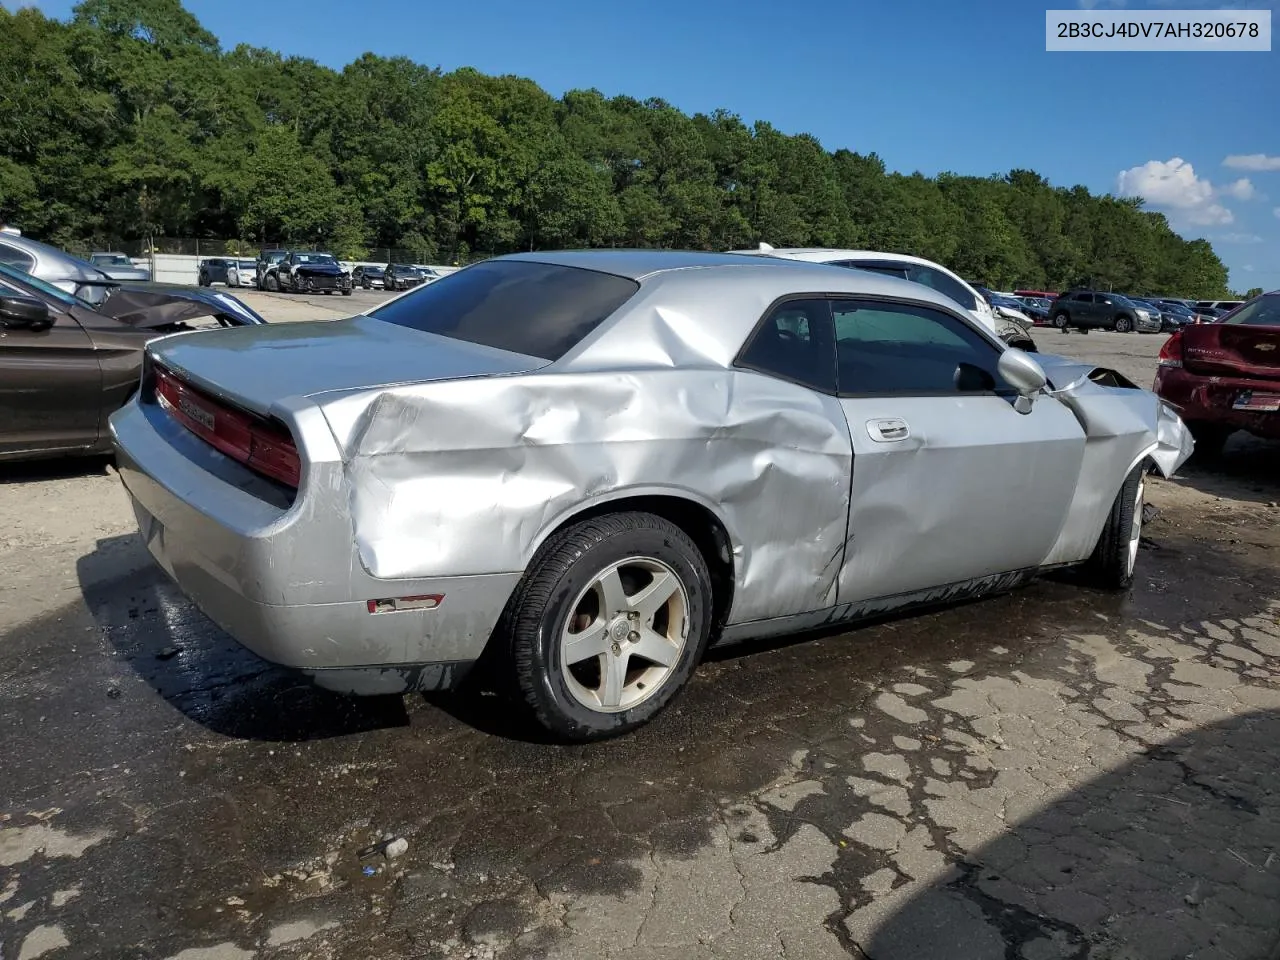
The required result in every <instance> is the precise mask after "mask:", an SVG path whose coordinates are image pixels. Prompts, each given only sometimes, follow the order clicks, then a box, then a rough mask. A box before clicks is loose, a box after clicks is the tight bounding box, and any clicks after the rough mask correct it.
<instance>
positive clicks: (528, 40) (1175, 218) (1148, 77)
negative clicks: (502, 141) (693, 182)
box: [4, 0, 1280, 290]
mask: <svg viewBox="0 0 1280 960" xmlns="http://www.w3.org/2000/svg"><path fill="white" fill-rule="evenodd" d="M4 2H5V3H6V5H8V6H10V7H11V8H12V7H14V6H17V5H20V4H22V0H18V2H14V0H4ZM22 5H25V4H22ZM35 5H36V6H39V7H40V8H41V9H43V10H44V11H45V12H46V13H48V14H49V15H51V16H57V17H65V16H67V15H68V14H69V12H70V10H71V7H72V5H73V4H72V2H71V0H39V2H37V3H35ZM1076 5H1084V6H1088V7H1093V6H1097V7H1100V8H1104V7H1116V6H1124V5H1125V4H1124V3H1121V2H1118V0H1059V2H1057V3H1046V4H1032V3H1028V2H1025V0H934V2H928V0H878V2H875V3H869V2H865V0H842V2H839V3H836V2H833V0H810V2H808V3H790V4H783V3H779V2H777V0H684V2H675V0H646V2H644V3H641V4H623V3H616V2H609V0H592V2H587V0H543V2H541V3H530V2H527V0H483V2H472V3H462V4H458V3H448V4H445V3H438V2H431V0H365V2H363V3H359V4H353V3H351V2H350V0H274V2H272V3H270V4H266V5H264V6H262V7H260V8H255V7H250V6H245V5H243V4H234V3H227V2H225V0H186V6H187V8H188V9H189V10H191V11H192V12H193V13H195V14H196V16H198V17H199V18H200V20H201V22H202V23H203V24H204V25H205V26H206V27H207V28H208V29H210V30H211V31H212V32H213V33H215V34H216V35H217V36H218V37H219V38H220V39H221V41H222V42H223V44H224V46H227V47H231V46H234V45H235V44H238V43H250V44H254V45H258V46H266V47H271V48H274V49H279V50H281V51H282V52H283V53H285V54H290V55H296V56H305V57H312V58H314V59H316V60H318V61H320V62H322V63H325V64H329V65H330V66H334V67H341V66H342V65H343V64H345V63H347V62H349V61H351V60H352V59H354V58H355V57H357V56H359V55H360V54H361V53H363V52H364V51H366V50H372V51H374V52H375V53H379V54H382V55H384V56H394V55H399V54H403V55H406V56H409V57H412V58H413V59H415V60H417V61H419V62H422V63H426V64H428V65H431V66H438V67H441V68H443V69H445V70H451V69H453V68H456V67H460V66H474V67H476V68H478V69H480V70H482V71H484V72H486V73H513V74H517V75H520V76H527V77H531V78H533V79H534V80H536V81H537V82H538V83H539V84H541V85H542V86H543V87H544V88H545V89H546V90H548V91H549V92H551V93H552V94H555V95H559V94H561V93H563V92H564V91H566V90H570V89H574V88H585V87H596V88H598V89H600V90H602V91H604V92H605V93H606V94H619V93H625V94H630V95H632V96H636V97H640V98H644V97H650V96H656V97H662V98H664V99H666V100H668V101H670V102H671V103H673V104H675V105H676V106H678V107H680V108H681V109H683V110H685V111H687V112H694V111H710V110H713V109H715V108H716V107H725V108H727V109H729V110H731V111H733V112H735V113H738V114H740V115H741V116H742V117H743V118H744V119H745V120H747V121H748V122H750V121H753V120H757V119H759V120H768V121H770V122H771V123H773V124H774V125H775V126H777V127H778V128H780V129H782V130H784V131H787V132H789V133H796V132H808V133H812V134H814V135H815V136H817V137H818V138H819V139H820V140H821V141H822V142H823V144H824V145H826V146H827V147H828V148H829V149H835V148H837V147H848V148H850V149H853V150H858V151H860V152H863V153H867V152H871V151H874V152H876V153H878V154H879V155H880V156H881V157H883V158H884V160H885V163H886V164H887V165H888V166H889V168H890V169H895V170H900V171H904V172H911V171H914V170H920V171H922V172H924V173H926V174H935V173H938V172H939V171H942V170H952V171H955V172H957V173H966V174H977V175H985V174H989V173H996V172H1001V173H1002V172H1005V171H1007V170H1009V169H1011V168H1014V167H1027V168H1031V169H1033V170H1036V171H1038V172H1039V173H1041V174H1043V175H1045V176H1047V177H1048V178H1049V179H1050V180H1051V181H1053V182H1054V183H1055V184H1061V185H1067V186H1070V185H1073V184H1077V183H1082V184H1084V185H1085V186H1087V187H1089V188H1090V189H1091V190H1094V191H1095V192H1117V191H1118V190H1119V189H1121V187H1122V185H1123V187H1124V189H1125V190H1126V192H1131V193H1134V192H1136V193H1141V194H1143V195H1144V196H1146V197H1147V200H1148V206H1149V207H1150V208H1152V209H1160V210H1162V211H1163V212H1165V213H1167V214H1168V215H1169V216H1170V219H1171V221H1172V222H1173V224H1174V226H1175V228H1176V229H1178V230H1179V232H1181V233H1182V234H1183V235H1184V236H1188V237H1197V236H1203V237H1205V238H1207V239H1209V240H1211V241H1212V242H1213V244H1214V248H1215V249H1216V250H1217V251H1218V253H1219V255H1220V256H1221V257H1222V258H1223V260H1224V261H1225V262H1226V263H1227V265H1228V266H1229V267H1230V268H1231V285H1232V286H1233V287H1235V288H1237V289H1239V290H1244V289H1246V288H1249V287H1253V286H1262V287H1265V288H1267V289H1275V288H1280V38H1278V39H1277V42H1276V43H1273V50H1272V52H1270V53H1046V52H1045V50H1044V45H1045V41H1044V23H1045V9H1046V7H1063V8H1065V7H1072V6H1076ZM1224 6H1237V7H1248V8H1251V9H1259V10H1261V9H1270V10H1271V11H1272V16H1273V20H1274V21H1275V27H1276V29H1277V30H1280V16H1276V11H1277V9H1280V2H1277V0H1271V2H1267V3H1264V2H1259V0H1252V2H1247V3H1235V4H1218V3H1211V2H1205V0H1201V2H1194V0H1165V2H1163V3H1146V2H1140V0H1129V3H1128V7H1129V8H1131V9H1139V8H1155V7H1182V8H1183V9H1187V8H1201V9H1203V8H1217V7H1224ZM1228 158H1234V159H1231V160H1228ZM1122 177H1123V179H1121V178H1122Z"/></svg>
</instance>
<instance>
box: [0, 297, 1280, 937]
mask: <svg viewBox="0 0 1280 960" xmlns="http://www.w3.org/2000/svg"><path fill="white" fill-rule="evenodd" d="M381 296H382V295H380V294H365V293H364V292H359V293H357V294H355V295H354V296H353V297H352V298H333V297H323V296H321V297H315V298H299V299H296V300H294V299H292V298H289V297H287V296H283V297H282V296H273V295H265V294H247V295H245V299H246V300H247V301H251V302H252V303H253V304H254V306H255V307H257V308H258V309H260V310H262V311H263V312H264V313H267V314H268V315H269V316H271V317H272V319H296V318H299V317H300V316H302V315H304V314H313V315H339V314H341V313H343V312H355V311H357V310H360V309H365V308H366V307H367V305H368V304H369V303H372V302H376V301H377V300H378V299H381ZM325 311H328V313H325ZM1037 338H1038V339H1039V340H1040V342H1041V349H1042V350H1044V351H1046V352H1049V351H1052V352H1059V353H1065V354H1068V355H1072V356H1079V357H1081V358H1084V359H1088V360H1091V361H1095V362H1103V363H1107V364H1110V365H1113V366H1116V367H1117V368H1119V369H1120V370H1121V371H1122V372H1124V373H1125V374H1126V375H1128V376H1130V377H1132V378H1133V379H1135V380H1137V381H1138V382H1139V383H1141V384H1144V385H1146V384H1149V383H1150V382H1151V378H1152V375H1153V373H1154V357H1155V354H1156V352H1157V350H1158V349H1159V345H1160V343H1161V342H1162V341H1163V339H1164V338H1162V337H1153V336H1147V337H1143V336H1136V335H1129V336H1124V335H1117V334H1111V333H1092V334H1090V335H1088V336H1081V335H1078V334H1071V335H1062V334H1059V333H1057V332H1056V331H1048V330H1041V331H1037ZM1277 477H1280V449H1278V448H1277V447H1276V446H1274V445H1273V446H1269V447H1268V446H1265V445H1262V444H1257V443H1249V442H1240V441H1236V442H1233V444H1232V445H1231V446H1230V447H1229V448H1228V450H1227V453H1226V456H1225V458H1224V459H1223V461H1222V462H1221V463H1220V464H1218V465H1215V466H1213V467H1212V468H1210V467H1202V466H1189V467H1188V468H1187V469H1186V470H1185V471H1184V473H1183V474H1182V475H1180V476H1179V477H1177V478H1175V479H1174V480H1172V481H1162V480H1159V479H1154V480H1153V482H1152V483H1151V485H1150V487H1149V491H1150V493H1149V498H1150V501H1151V502H1152V503H1154V505H1155V506H1156V507H1157V508H1159V511H1160V512H1159V515H1158V516H1157V517H1156V519H1154V520H1153V521H1152V522H1151V523H1150V524H1149V526H1148V529H1147V533H1146V538H1145V539H1144V542H1143V547H1144V549H1143V550H1142V551H1141V555H1140V560H1139V563H1140V568H1139V576H1138V580H1137V582H1136V584H1135V585H1134V588H1133V589H1132V591H1131V592H1130V593H1129V594H1128V595H1125V596H1114V595H1110V594H1103V593H1097V592H1094V591H1091V590H1089V589H1088V588H1087V587H1085V586H1082V585H1081V584H1079V583H1077V582H1075V581H1074V580H1073V579H1072V578H1071V577H1070V576H1059V577H1054V578H1045V579H1042V580H1040V581H1037V582H1036V583H1034V584H1032V585H1031V586H1029V587H1027V588H1025V589H1023V590H1020V591H1018V592H1016V593H1014V594H1011V595H1008V596H1005V597H1001V598H997V599H992V600H986V601H982V602H978V603H971V604H964V605H960V606H957V607H954V608H950V609H946V610H942V611H940V612H936V613H932V614H928V615H924V616H915V617H910V618H903V619H894V620H889V621H887V622H884V623H880V624H877V625H872V626H866V627H862V628H860V629H857V630H853V631H849V632H845V633H842V634H838V635H826V636H820V637H816V638H807V639H805V640H804V641H801V642H787V643H775V644H770V645H760V646H755V647H752V648H750V649H746V650H736V651H732V652H728V653H723V654H719V655H717V656H715V657H714V658H713V659H712V660H711V661H710V662H709V663H707V664H705V665H704V666H703V667H702V668H701V669H700V670H699V672H698V674H697V676H696V677H695V679H694V681H693V683H692V685H691V688H690V689H689V690H688V691H687V693H686V695H685V696H683V697H682V699H681V700H680V701H679V703H678V705H677V706H676V707H675V708H673V709H672V710H671V711H669V712H668V713H667V714H666V715H664V716H663V717H662V718H660V719H659V721H657V722H656V723H654V724H653V725H651V726H650V727H648V728H646V729H644V730H642V731H640V732H639V733H637V734H636V735H634V736H631V737H628V738H625V739H623V740H619V741H614V742H611V743H607V744H600V745H594V746H586V747H568V748H567V747H562V746H553V745H548V744H545V743H542V742H539V741H538V740H537V739H536V738H534V737H532V736H531V733H532V731H531V730H530V729H529V728H528V727H527V726H526V725H524V724H523V723H521V722H520V720H519V719H518V717H517V716H515V715H513V714H512V713H511V712H510V711H509V710H508V709H507V708H506V707H505V705H504V704H503V703H502V702H501V701H500V700H499V699H497V698H495V697H491V696H478V695H471V696H455V697H433V698H422V697H408V698H399V697H396V698H377V699H366V700H349V699H344V698H341V697H337V696H334V695H330V694H327V693H325V692H323V691H319V690H317V689H315V688H313V687H311V686H310V685H309V684H307V683H305V682H303V681H300V680H299V679H298V678H296V677H295V676H293V675H291V674H289V673H287V672H284V671H280V670H277V669H274V668H272V667H270V666H268V665H267V664H264V663H262V662H261V661H259V660H257V659H255V658H254V657H252V656H251V655H249V654H247V653H245V652H244V651H243V650H242V649H240V648H239V647H238V646H237V645H236V644H235V643H234V642H233V641H231V640H229V639H228V638H227V637H226V636H225V635H223V634H221V633H220V632H219V631H218V630H216V629H215V628H214V627H212V626H211V625H210V624H209V623H208V622H207V621H206V620H205V619H204V618H203V617H202V616H201V615H200V614H199V613H198V612H196V611H195V610H194V609H193V608H192V607H191V606H190V605H189V604H187V603H186V602H185V601H184V600H183V599H182V598H181V596H180V595H179V594H178V593H177V592H176V591H175V590H174V589H173V588H172V587H171V586H169V584H168V583H167V582H166V581H165V579H164V578H163V576H161V575H159V574H158V573H157V572H156V570H155V568H154V567H153V566H152V565H151V564H150V562H149V561H148V558H147V557H146V555H145V553H144V551H143V550H142V548H141V546H140V544H139V543H138V541H137V539H136V537H135V535H134V532H133V525H132V520H131V518H130V515H129V513H128V510H127V506H126V503H125V498H124V496H123V494H122V492H121V490H120V487H119V484H118V482H117V480H116V479H115V477H114V476H112V475H111V473H110V470H109V468H108V467H107V466H106V465H105V464H103V463H64V464H59V465H52V466H50V465H43V466H40V465H37V466H10V467H8V468H6V470H5V475H4V478H3V479H4V482H3V484H2V485H0V529H3V531H4V532H3V534H0V561H2V562H3V565H4V568H5V569H6V570H8V574H7V575H6V577H5V578H4V580H3V581H2V582H0V736H2V737H3V744H4V748H3V749H4V753H3V757H4V759H3V767H2V770H3V774H2V775H0V916H2V917H3V920H2V921H0V956H2V957H4V958H15V957H16V958H19V960H33V958H36V957H43V956H48V957H50V958H54V960H62V958H73V957H74V958H79V957H103V956H110V957H122V958H157V960H159V958H181V960H248V958H264V960H267V958H303V957H312V958H366V957H388V958H450V960H452V958H495V960H496V958H533V957H546V958H551V957H555V958H592V960H600V958H607V960H656V958H672V960H676V958H679V960H685V958H693V960H697V958H725V960H750V958H756V957H760V958H765V957H787V956H789V957H793V958H794V957H799V958H805V960H808V958H815V960H821V958H827V957H832V958H836V957H849V956H853V957H872V958H875V960H885V958H899V957H901V958H921V957H944V956H948V957H961V958H965V960H985V958H988V957H990V958H1021V960H1038V958H1042V960H1050V958H1068V957H1070V958H1079V957H1097V958H1115V960H1120V958H1126V960H1138V958H1151V960H1168V958H1172V957H1195V958H1198V960H1209V958H1238V960H1245V958H1264V957H1269V956H1272V955H1273V954H1272V953H1271V951H1272V950H1273V948H1275V947H1276V944H1277V939H1280V909H1277V903H1278V902H1280V764H1277V758H1278V756H1280V748H1277V746H1276V744H1277V743H1280V619H1278V616H1280V576H1278V575H1277V564H1276V558H1277V549H1280V531H1278V529H1277V528H1278V526H1280V524H1277V519H1278V518H1280V512H1278V511H1277V508H1276V501H1277V500H1278V499H1280V482H1278V481H1277V479H1276V478H1277ZM387 837H391V838H398V839H403V840H404V841H405V844H404V845H403V846H404V847H405V849H404V851H403V852H400V847H401V845H400V844H397V845H396V846H395V847H394V848H391V850H389V851H388V852H389V853H399V855H398V856H392V857H388V856H386V855H384V854H382V853H378V852H376V851H375V852H370V851H369V850H368V848H369V847H371V846H374V845H376V844H378V843H380V842H381V841H382V839H383V838H387Z"/></svg>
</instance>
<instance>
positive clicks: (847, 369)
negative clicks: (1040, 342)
mask: <svg viewBox="0 0 1280 960" xmlns="http://www.w3.org/2000/svg"><path fill="white" fill-rule="evenodd" d="M831 310H832V315H833V318H834V323H835V333H836V361H837V372H838V377H839V387H840V392H841V393H842V394H860V393H861V394H877V395H884V394H901V395H905V396H913V395H915V396H918V395H922V394H933V393H944V394H945V393H975V392H976V393H982V392H991V391H997V392H1001V393H1005V392H1008V390H1009V388H1008V385H1007V384H1005V383H1004V381H1003V380H1002V379H1001V378H1000V375H999V373H998V372H997V371H996V364H997V363H998V362H999V360H1000V351H999V350H998V349H996V347H995V346H993V345H992V344H990V343H988V342H987V341H986V339H985V338H983V337H982V336H981V335H980V334H978V333H977V332H975V331H974V330H972V329H970V328H969V326H968V325H967V324H965V323H964V322H963V321H961V320H959V319H957V318H956V317H953V316H949V315H948V314H946V313H943V312H942V311H940V310H933V309H931V308H929V307H917V306H912V305H909V304H901V303H877V302H874V301H869V300H865V301H864V300H836V301H834V302H833V303H832V307H831Z"/></svg>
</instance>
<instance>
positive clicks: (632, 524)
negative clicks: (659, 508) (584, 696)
mask: <svg viewBox="0 0 1280 960" xmlns="http://www.w3.org/2000/svg"><path fill="white" fill-rule="evenodd" d="M631 558H652V559H653V560H656V561H658V562H659V563H660V564H663V565H665V566H666V567H667V568H668V569H669V570H670V571H671V572H673V573H674V574H675V575H676V578H677V579H678V581H679V583H680V585H681V586H682V587H683V588H684V592H685V596H686V597H687V607H686V610H685V618H684V619H685V622H686V624H687V627H686V631H687V633H686V636H685V641H684V646H683V648H681V650H680V652H679V653H678V654H677V655H676V659H675V662H673V663H672V664H671V666H670V671H669V672H668V673H667V674H666V676H665V677H663V678H662V679H661V680H660V681H659V685H658V686H657V688H656V689H654V690H653V691H652V692H651V693H648V694H645V695H644V697H645V698H644V699H642V700H641V701H640V702H639V703H637V704H635V705H634V706H632V707H630V708H626V709H622V710H618V711H616V712H606V711H604V710H602V709H593V708H591V707H589V706H587V705H585V704H584V703H582V702H581V701H580V700H579V699H578V698H577V697H576V696H575V695H574V693H572V692H571V690H570V687H569V682H568V680H569V678H568V677H567V676H566V674H567V673H568V670H567V669H566V668H565V667H564V666H563V665H562V659H561V658H562V650H561V634H562V632H563V630H564V629H565V627H566V626H567V624H568V620H569V617H570V616H571V615H572V614H574V613H575V611H574V610H573V609H571V606H572V605H573V604H574V603H575V602H576V601H577V599H578V597H579V596H580V595H581V594H582V592H583V591H584V590H586V589H587V588H588V587H590V586H591V584H592V583H593V582H594V581H595V580H596V578H597V577H598V576H599V575H600V574H601V573H602V572H603V571H605V570H607V569H608V568H609V567H610V566H611V565H613V564H617V563H620V562H622V561H625V560H628V559H631ZM710 584H711V578H710V574H709V573H708V572H707V564H706V560H705V559H704V558H703V556H702V553H701V552H700V551H699V550H698V548H697V546H695V545H694V543H693V541H692V540H690V539H689V537H688V536H687V535H686V534H685V533H684V531H682V530H681V529H680V528H679V527H677V526H675V525H674V524H672V523H670V522H669V521H667V520H664V519H663V518H661V517H658V516H654V515H653V514H649V513H615V514H608V515H605V516H602V517H596V518H595V519H591V520H585V521H583V522H581V523H577V524H574V525H573V526H570V527H568V528H566V529H565V530H563V531H561V532H560V533H558V534H556V535H555V536H553V537H552V538H551V539H550V540H548V541H547V543H546V544H544V545H543V546H542V548H541V549H540V550H539V551H538V554H537V556H535V557H534V559H533V562H532V563H531V564H530V565H529V571H528V572H527V573H526V574H525V576H524V578H523V579H522V580H521V582H520V585H519V586H518V587H517V588H516V590H515V592H514V594H513V595H512V598H511V600H510V601H509V603H508V606H507V613H506V614H505V616H504V623H505V625H506V628H507V631H508V635H509V640H510V652H511V659H512V663H513V665H514V668H515V679H516V683H517V684H518V687H519V690H520V693H521V694H522V695H523V698H524V701H525V703H527V704H528V706H529V708H530V709H531V710H532V711H533V714H534V716H535V717H536V718H537V720H538V722H539V723H540V724H541V725H542V726H543V727H545V728H546V729H547V730H548V731H550V732H551V733H552V734H553V735H555V736H556V737H558V738H561V739H564V740H569V741H575V742H586V741H590V740H602V739H605V738H608V737H614V736H618V735H620V734H623V733H626V732H628V731H630V730H634V729H635V728H636V727H639V726H641V725H642V724H645V723H647V722H649V721H650V720H652V719H653V718H654V717H655V716H657V715H658V714H659V713H660V712H661V711H662V710H663V709H664V708H665V707H666V706H667V705H668V704H670V702H671V701H672V699H673V698H674V697H675V696H676V694H677V693H679V692H680V690H681V689H682V688H683V687H684V685H685V684H686V683H687V682H688V680H689V677H690V676H691V675H692V674H693V671H694V668H695V667H697V665H698V662H699V661H700V660H701V659H702V654H703V651H704V650H705V648H706V645H707V641H708V638H709V637H710V633H711V607H712V604H711V586H710ZM623 643H626V641H623ZM614 650H615V653H616V650H617V645H616V644H615V648H614ZM602 656H604V657H605V658H606V659H607V657H608V654H607V653H606V654H603V655H602ZM575 682H576V681H575Z"/></svg>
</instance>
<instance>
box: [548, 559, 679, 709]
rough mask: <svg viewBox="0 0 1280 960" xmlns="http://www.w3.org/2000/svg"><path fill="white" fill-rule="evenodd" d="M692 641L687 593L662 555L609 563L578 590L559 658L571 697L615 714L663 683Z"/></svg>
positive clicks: (562, 632) (565, 627)
mask: <svg viewBox="0 0 1280 960" xmlns="http://www.w3.org/2000/svg"><path fill="white" fill-rule="evenodd" d="M688 639H689V594H688V592H687V591H686V590H685V587H684V584H683V583H682V582H681V580H680V577H679V576H678V575H677V574H676V572H675V571H674V570H672V569H671V568H670V567H669V566H667V565H666V564H665V563H663V562H662V561H661V560H655V559H653V558H652V557H631V558H628V559H626V560H620V561H618V562H617V563H614V564H610V565H609V566H608V567H606V568H605V569H604V570H602V571H601V572H600V573H599V574H597V575H596V577H595V578H594V579H593V580H592V581H591V583H590V584H589V585H588V586H587V587H586V589H584V590H583V591H582V592H581V593H579V594H578V596H577V599H576V600H574V602H573V607H572V608H571V610H570V613H569V616H568V617H567V618H566V620H565V625H564V628H563V630H562V631H561V633H560V661H561V670H562V672H563V674H564V679H565V684H566V686H568V688H569V692H570V693H571V694H572V695H573V698H574V699H575V700H577V701H578V703H580V704H582V705H583V706H584V707H587V708H588V709H590V710H595V711H597V712H599V713H619V712H621V711H623V710H630V709H631V708H632V707H635V706H638V705H639V704H641V703H644V701H646V700H648V699H649V698H650V697H652V696H653V695H654V694H655V693H657V692H658V690H659V689H661V688H662V686H663V684H664V683H665V682H666V680H667V678H668V677H669V676H670V675H671V672H672V670H673V669H675V665H676V663H677V662H679V660H680V655H681V654H682V653H683V652H684V647H685V644H686V643H687V642H688Z"/></svg>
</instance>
